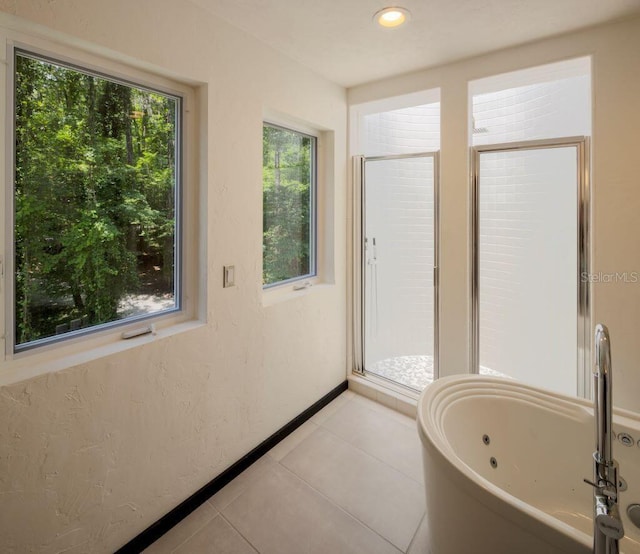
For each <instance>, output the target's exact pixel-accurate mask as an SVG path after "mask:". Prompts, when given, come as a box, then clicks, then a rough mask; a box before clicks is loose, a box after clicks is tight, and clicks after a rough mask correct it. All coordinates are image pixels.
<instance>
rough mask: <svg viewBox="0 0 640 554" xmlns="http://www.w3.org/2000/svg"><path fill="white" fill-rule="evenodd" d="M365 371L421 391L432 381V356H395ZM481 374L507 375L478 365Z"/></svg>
mask: <svg viewBox="0 0 640 554" xmlns="http://www.w3.org/2000/svg"><path fill="white" fill-rule="evenodd" d="M367 372H368V373H373V374H374V375H378V376H379V377H384V378H385V379H388V380H389V381H393V382H394V383H398V384H399V385H404V386H405V387H409V388H410V389H413V390H415V391H418V392H422V391H423V390H424V389H425V387H426V386H427V385H428V384H429V383H433V356H396V357H394V358H385V359H384V360H379V361H377V362H374V363H372V364H371V365H368V366H367ZM480 374H481V375H490V376H492V377H507V375H505V374H504V373H500V372H499V371H496V370H494V369H491V368H488V367H484V366H480Z"/></svg>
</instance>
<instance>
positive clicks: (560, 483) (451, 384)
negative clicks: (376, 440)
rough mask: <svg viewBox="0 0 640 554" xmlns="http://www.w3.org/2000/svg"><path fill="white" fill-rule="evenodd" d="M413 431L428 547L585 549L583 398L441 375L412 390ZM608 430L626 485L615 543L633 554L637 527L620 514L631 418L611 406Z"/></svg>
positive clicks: (443, 550) (498, 552)
mask: <svg viewBox="0 0 640 554" xmlns="http://www.w3.org/2000/svg"><path fill="white" fill-rule="evenodd" d="M614 401H615V397H614ZM418 429H419V433H420V438H421V440H422V444H423V461H424V473H425V487H426V498H427V528H428V537H429V547H430V549H431V551H430V554H560V553H562V554H589V553H590V552H591V548H592V499H593V491H592V488H591V487H590V486H589V485H587V484H586V483H584V482H583V478H585V477H586V478H588V479H592V478H593V458H592V454H593V451H594V449H595V438H594V422H593V407H592V404H591V402H589V401H586V400H581V399H577V398H571V397H567V396H563V395H560V394H556V393H553V392H548V391H545V390H541V389H537V388H533V387H529V386H526V385H523V384H519V383H518V382H516V381H513V380H510V379H499V378H493V377H485V376H481V375H467V376H456V377H446V378H443V379H440V380H438V381H436V382H434V383H433V384H431V385H429V386H428V387H427V388H426V390H425V391H424V393H423V394H422V396H421V398H420V402H419V404H418ZM613 431H614V433H615V435H616V437H618V438H617V439H616V440H614V445H613V452H614V458H615V459H616V460H617V461H618V462H619V464H620V474H619V475H620V477H622V478H623V479H624V481H626V484H627V486H628V488H627V490H625V491H623V492H621V493H620V503H619V504H620V513H621V515H622V518H623V524H624V530H625V538H624V539H622V541H621V542H620V550H621V552H622V553H623V554H640V529H638V528H637V527H635V526H634V525H633V524H632V523H631V521H630V520H629V518H628V517H627V514H626V510H627V506H629V505H630V504H637V503H640V447H639V443H638V440H639V439H640V417H639V416H638V414H634V413H631V412H624V411H621V410H617V409H616V410H614V423H613ZM623 433H626V435H628V436H629V437H630V438H632V439H633V443H632V444H631V445H630V446H625V445H624V444H623V442H621V441H622V440H623V439H624V440H625V441H626V442H631V441H630V439H626V438H624V435H622V434H623ZM487 443H488V444H487Z"/></svg>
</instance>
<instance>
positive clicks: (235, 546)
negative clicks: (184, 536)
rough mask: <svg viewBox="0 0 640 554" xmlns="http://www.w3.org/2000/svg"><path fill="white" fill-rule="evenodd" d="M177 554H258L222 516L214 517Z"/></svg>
mask: <svg viewBox="0 0 640 554" xmlns="http://www.w3.org/2000/svg"><path fill="white" fill-rule="evenodd" d="M175 552H176V554H205V553H206V554H256V550H255V549H254V548H253V547H252V546H251V545H250V544H249V543H248V542H247V541H246V540H244V539H243V538H242V536H241V535H240V534H239V533H238V532H237V531H236V530H235V529H234V528H233V527H232V526H231V525H229V522H228V521H227V520H225V519H224V518H223V517H222V516H221V515H217V516H216V517H214V518H213V519H212V520H211V521H210V522H209V523H207V524H206V525H205V526H204V527H203V528H202V529H200V531H198V532H197V533H196V534H195V535H193V537H191V538H190V539H189V540H187V542H185V543H183V544H182V546H180V547H179V548H178V549H177V550H176V551H175Z"/></svg>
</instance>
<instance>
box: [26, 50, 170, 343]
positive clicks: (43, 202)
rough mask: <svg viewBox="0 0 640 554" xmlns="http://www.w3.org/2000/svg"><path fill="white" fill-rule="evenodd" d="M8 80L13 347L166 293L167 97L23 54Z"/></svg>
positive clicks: (114, 316) (97, 320)
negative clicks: (131, 298)
mask: <svg viewBox="0 0 640 554" xmlns="http://www.w3.org/2000/svg"><path fill="white" fill-rule="evenodd" d="M15 77H16V79H15V81H16V84H15V87H16V90H15V98H16V114H15V117H16V131H15V133H16V143H15V145H16V158H15V228H14V236H15V266H16V273H15V284H16V287H15V289H16V294H15V314H16V318H15V319H16V338H17V340H16V343H17V344H22V343H26V342H29V341H33V340H37V339H39V338H44V337H48V336H51V335H53V334H55V333H56V332H60V331H65V330H68V329H72V328H73V327H74V323H75V326H76V327H77V326H78V325H79V324H78V321H79V322H80V325H81V326H91V325H97V324H100V323H105V322H110V321H114V320H117V319H120V318H121V317H123V316H124V315H126V314H123V310H122V306H121V305H122V300H123V299H124V298H125V297H127V296H128V295H138V294H143V293H151V294H153V295H155V296H157V297H169V298H170V297H172V296H173V274H174V267H173V266H174V261H173V257H174V256H173V244H174V239H175V236H174V234H175V232H174V228H175V205H174V204H175V202H174V197H175V148H176V143H175V140H176V138H175V137H176V111H177V107H178V106H177V101H176V100H175V99H174V98H171V97H168V96H164V95H162V94H159V93H154V92H149V91H147V90H142V89H138V88H135V87H131V86H128V85H124V84H120V83H115V82H113V81H110V80H107V79H104V78H101V77H97V76H94V75H90V74H87V73H84V72H82V71H78V70H75V69H71V68H67V67H63V66H60V65H57V64H55V63H49V62H45V61H43V60H38V59H34V58H32V57H30V56H27V55H18V56H17V59H16V76H15ZM153 268H158V269H153ZM154 271H155V272H156V273H159V274H160V275H159V276H155V275H154Z"/></svg>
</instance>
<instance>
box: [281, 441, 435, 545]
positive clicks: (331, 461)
mask: <svg viewBox="0 0 640 554" xmlns="http://www.w3.org/2000/svg"><path fill="white" fill-rule="evenodd" d="M389 447H390V448H393V446H391V445H390V446H389ZM281 463H282V465H284V466H285V467H287V468H289V469H290V470H291V471H293V472H294V473H295V474H296V475H298V476H299V477H301V478H302V479H304V481H306V482H307V483H309V484H310V485H311V486H312V487H313V488H315V489H317V490H319V491H320V492H321V493H322V494H324V495H326V496H327V498H329V499H330V500H331V501H332V502H335V503H336V504H337V505H338V506H340V507H342V508H344V509H345V510H346V511H347V512H349V513H350V514H352V515H353V516H354V517H356V518H357V519H359V520H360V521H362V522H363V523H364V524H365V525H367V526H368V527H370V528H371V529H373V530H374V531H376V532H377V533H378V534H379V535H382V536H383V537H384V538H386V539H387V540H388V541H389V542H391V543H393V544H394V545H395V546H396V547H398V548H399V549H400V550H402V551H403V552H404V551H406V549H407V548H408V546H409V543H410V542H411V539H412V537H413V535H414V533H415V531H416V529H417V527H418V524H419V523H420V520H421V519H422V515H423V514H424V491H423V487H422V486H421V485H420V484H419V483H417V482H416V481H415V480H413V479H411V478H409V477H407V476H406V475H404V474H403V473H401V472H399V471H398V470H396V469H394V468H392V467H390V466H389V465H387V464H385V463H383V462H381V461H380V460H378V459H377V458H374V457H373V456H371V455H369V454H367V453H366V452H363V451H362V450H360V449H359V448H356V447H354V446H352V445H351V444H349V443H347V442H345V441H344V440H343V439H341V438H339V437H337V436H336V435H334V434H333V433H330V432H329V431H326V430H324V429H317V430H316V431H315V432H314V433H313V434H312V435H310V436H309V437H308V438H307V439H306V440H304V441H303V442H302V443H301V444H300V445H298V447H296V448H295V449H294V450H293V451H292V452H291V453H290V454H289V455H287V456H286V457H285V458H284V459H283V460H282V462H281Z"/></svg>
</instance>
